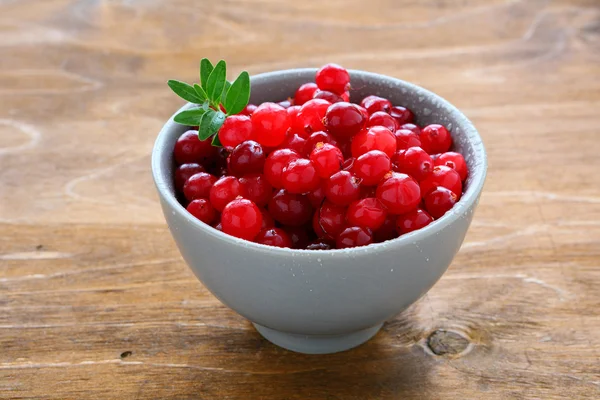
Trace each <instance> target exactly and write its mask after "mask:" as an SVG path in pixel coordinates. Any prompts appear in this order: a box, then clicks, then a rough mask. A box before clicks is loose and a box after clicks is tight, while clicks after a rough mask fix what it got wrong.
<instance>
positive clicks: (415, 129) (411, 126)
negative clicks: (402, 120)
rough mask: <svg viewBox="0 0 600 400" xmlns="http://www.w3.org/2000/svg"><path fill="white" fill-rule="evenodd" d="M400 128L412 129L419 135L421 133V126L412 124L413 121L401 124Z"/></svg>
mask: <svg viewBox="0 0 600 400" xmlns="http://www.w3.org/2000/svg"><path fill="white" fill-rule="evenodd" d="M399 129H406V130H409V131H411V132H413V133H416V134H417V136H418V135H420V134H421V128H419V127H418V126H417V125H415V124H412V123H408V124H403V125H400V128H399Z"/></svg>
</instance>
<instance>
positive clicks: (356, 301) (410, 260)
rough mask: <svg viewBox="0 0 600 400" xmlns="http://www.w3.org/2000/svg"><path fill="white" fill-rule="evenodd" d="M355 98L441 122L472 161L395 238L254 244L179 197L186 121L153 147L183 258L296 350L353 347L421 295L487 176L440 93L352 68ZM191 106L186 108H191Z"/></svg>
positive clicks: (257, 82) (304, 72) (464, 124)
mask: <svg viewBox="0 0 600 400" xmlns="http://www.w3.org/2000/svg"><path fill="white" fill-rule="evenodd" d="M315 71H316V70H315V69H297V70H288V71H277V72H271V73H266V74H261V75H257V76H254V77H253V78H252V98H251V102H252V103H255V104H256V103H261V102H264V101H280V100H283V99H286V98H287V97H289V96H293V94H294V91H295V89H296V88H297V87H298V86H300V85H301V84H302V83H305V82H312V81H314V76H315ZM350 74H351V78H352V86H353V87H354V88H356V90H355V91H353V93H352V100H353V101H355V102H358V101H360V99H362V98H363V97H364V96H366V95H369V94H376V95H380V96H384V97H386V98H388V99H390V100H391V101H392V102H393V103H394V104H400V105H404V106H407V107H409V108H410V109H411V110H413V111H414V112H415V114H416V119H417V123H418V124H419V125H425V124H428V123H441V124H444V125H445V126H447V127H448V128H449V129H450V130H451V133H452V137H453V139H454V143H455V146H456V148H457V149H458V151H459V152H461V153H462V154H463V155H464V156H465V159H466V161H467V164H468V166H469V171H470V172H469V177H468V179H467V182H466V191H465V193H464V195H463V196H462V198H461V200H460V201H459V202H458V203H457V204H456V205H455V206H454V208H453V209H452V210H451V211H450V212H448V213H447V214H446V215H444V216H443V217H442V218H440V219H439V220H437V221H435V222H433V223H432V224H430V225H429V226H427V227H425V228H424V229H421V230H419V231H416V232H412V233H410V234H407V235H403V236H402V237H400V238H397V239H394V240H391V241H388V242H384V243H379V244H372V245H370V246H366V247H358V248H351V249H344V250H327V251H317V250H291V249H283V248H276V247H268V246H264V245H260V244H256V243H251V242H248V241H244V240H241V239H237V238H235V237H232V236H228V235H226V234H224V233H222V232H220V231H217V230H215V229H213V228H211V227H210V226H208V225H205V224H203V223H202V222H200V221H198V220H197V219H195V218H194V217H192V216H191V215H190V214H188V212H187V211H186V210H185V208H184V207H183V206H182V205H180V204H179V203H178V202H177V199H176V198H175V194H174V189H173V183H172V178H171V177H172V172H173V159H172V150H173V146H174V143H175V141H176V140H177V138H178V137H179V135H180V134H182V133H183V132H184V131H185V127H183V126H181V125H178V124H176V123H174V122H173V120H172V119H171V120H169V121H168V122H167V123H166V125H165V126H164V127H163V129H162V130H161V132H160V133H159V135H158V138H157V140H156V143H155V145H154V150H153V153H152V172H153V175H154V181H155V183H156V188H157V190H158V194H159V196H160V201H161V205H162V209H163V213H164V215H165V218H166V220H167V223H168V225H169V229H170V230H171V234H172V235H173V237H174V238H175V242H176V243H177V246H178V247H179V250H180V251H181V254H182V255H183V258H184V259H185V261H186V262H187V264H188V265H189V266H190V268H191V269H192V270H193V271H194V273H195V274H196V276H197V277H198V279H200V280H201V281H202V283H203V284H204V285H205V286H206V287H207V288H208V289H209V290H210V291H211V292H212V293H213V294H214V295H215V296H216V297H218V298H219V300H221V301H222V302H223V303H224V304H226V305H227V306H229V307H231V308H232V309H233V310H235V311H237V312H238V313H240V314H241V315H242V316H244V317H246V318H248V319H249V320H250V321H252V322H253V323H254V326H255V327H256V329H257V330H258V331H259V332H260V333H261V334H262V335H263V336H264V337H265V338H267V339H268V340H270V341H271V342H273V343H275V344H277V345H279V346H281V347H284V348H286V349H289V350H293V351H297V352H302V353H333V352H338V351H343V350H347V349H350V348H352V347H355V346H357V345H359V344H361V343H363V342H365V341H367V340H368V339H370V338H371V337H372V336H373V335H375V334H376V333H377V331H378V330H379V329H380V328H381V326H382V324H383V323H384V322H385V321H386V320H388V319H390V318H392V317H393V316H395V315H396V314H398V313H399V312H401V311H402V310H404V309H405V308H407V307H408V306H410V305H411V304H412V303H414V302H415V301H416V300H417V299H419V298H420V297H421V296H423V295H424V294H425V293H426V292H427V291H428V290H429V289H430V288H431V287H432V286H433V285H434V284H435V283H436V282H437V281H438V279H440V277H441V276H442V274H443V273H444V272H445V271H446V269H447V268H448V266H449V265H450V263H451V261H452V259H453V258H454V255H455V254H456V252H457V251H458V249H459V248H460V246H461V244H462V242H463V239H464V237H465V234H466V232H467V228H468V227H469V225H470V223H471V219H472V217H473V211H474V210H475V207H476V206H477V203H478V201H479V196H480V194H481V190H482V188H483V183H484V180H485V175H486V169H487V161H486V154H485V149H484V147H483V144H482V142H481V138H480V137H479V134H478V133H477V131H476V130H475V127H474V126H473V125H472V124H471V122H470V121H469V120H468V119H467V118H466V117H465V116H464V115H463V114H462V113H461V112H460V111H459V110H457V109H456V108H455V107H454V106H452V105H451V104H450V103H448V102H447V101H446V100H444V99H442V98H441V97H439V96H437V95H435V94H434V93H431V92H429V91H427V90H425V89H423V88H421V87H418V86H415V85H413V84H410V83H407V82H404V81H401V80H398V79H394V78H390V77H387V76H382V75H377V74H373V73H367V72H361V71H350ZM189 106H190V105H187V106H185V107H183V108H182V109H185V108H187V107H189Z"/></svg>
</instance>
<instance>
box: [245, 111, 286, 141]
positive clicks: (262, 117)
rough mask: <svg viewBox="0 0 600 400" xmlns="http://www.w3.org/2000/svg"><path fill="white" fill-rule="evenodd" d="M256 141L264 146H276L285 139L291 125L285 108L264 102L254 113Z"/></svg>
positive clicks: (253, 122)
mask: <svg viewBox="0 0 600 400" xmlns="http://www.w3.org/2000/svg"><path fill="white" fill-rule="evenodd" d="M252 126H253V128H254V137H255V138H256V141H257V142H258V143H260V144H262V145H263V146H269V147H275V146H278V145H280V144H281V142H283V141H284V140H285V134H286V132H287V130H288V129H289V127H290V122H289V118H288V113H287V111H286V109H285V108H283V107H281V106H280V105H277V104H274V103H263V104H261V105H260V106H258V108H257V109H256V110H255V111H254V113H253V114H252Z"/></svg>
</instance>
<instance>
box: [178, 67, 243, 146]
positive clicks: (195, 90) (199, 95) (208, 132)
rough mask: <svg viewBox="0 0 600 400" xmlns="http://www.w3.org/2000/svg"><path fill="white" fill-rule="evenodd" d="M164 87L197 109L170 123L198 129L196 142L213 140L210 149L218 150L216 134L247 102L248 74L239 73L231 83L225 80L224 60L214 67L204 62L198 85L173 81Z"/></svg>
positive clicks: (218, 142) (182, 112) (180, 114)
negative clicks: (216, 148)
mask: <svg viewBox="0 0 600 400" xmlns="http://www.w3.org/2000/svg"><path fill="white" fill-rule="evenodd" d="M167 83H168V85H169V87H170V88H171V90H173V92H175V94H177V95H178V96H179V97H181V98H182V99H184V100H186V101H189V102H190V103H194V104H197V105H198V107H194V108H191V109H189V110H185V111H181V112H180V113H178V114H177V115H175V117H174V118H173V120H174V121H175V122H177V123H178V124H182V125H188V126H198V138H199V139H200V140H206V139H208V138H210V137H211V136H212V137H213V139H212V144H213V146H221V142H220V141H219V135H217V133H218V132H219V129H221V126H222V125H223V123H224V122H225V118H227V116H229V115H235V114H238V113H240V112H241V111H242V110H243V109H244V108H245V107H246V106H247V105H248V100H249V99H250V76H249V75H248V72H246V71H242V73H241V74H240V75H239V76H238V77H237V78H236V80H235V81H233V83H230V82H229V81H228V80H227V64H226V63H225V61H223V60H221V61H219V62H218V63H217V65H214V66H213V65H212V63H211V62H210V61H209V60H208V59H207V58H203V59H202V60H201V61H200V84H197V83H194V84H193V85H189V84H187V83H185V82H180V81H176V80H170V81H168V82H167ZM223 109H224V110H225V112H223V111H222V110H223Z"/></svg>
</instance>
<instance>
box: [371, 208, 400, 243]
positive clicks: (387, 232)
mask: <svg viewBox="0 0 600 400" xmlns="http://www.w3.org/2000/svg"><path fill="white" fill-rule="evenodd" d="M397 237H398V232H397V231H396V216H395V215H389V214H388V216H387V218H386V219H385V221H384V222H383V225H381V227H380V228H379V229H377V230H376V231H375V232H373V240H374V241H375V243H381V242H385V241H386V240H392V239H395V238H397Z"/></svg>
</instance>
